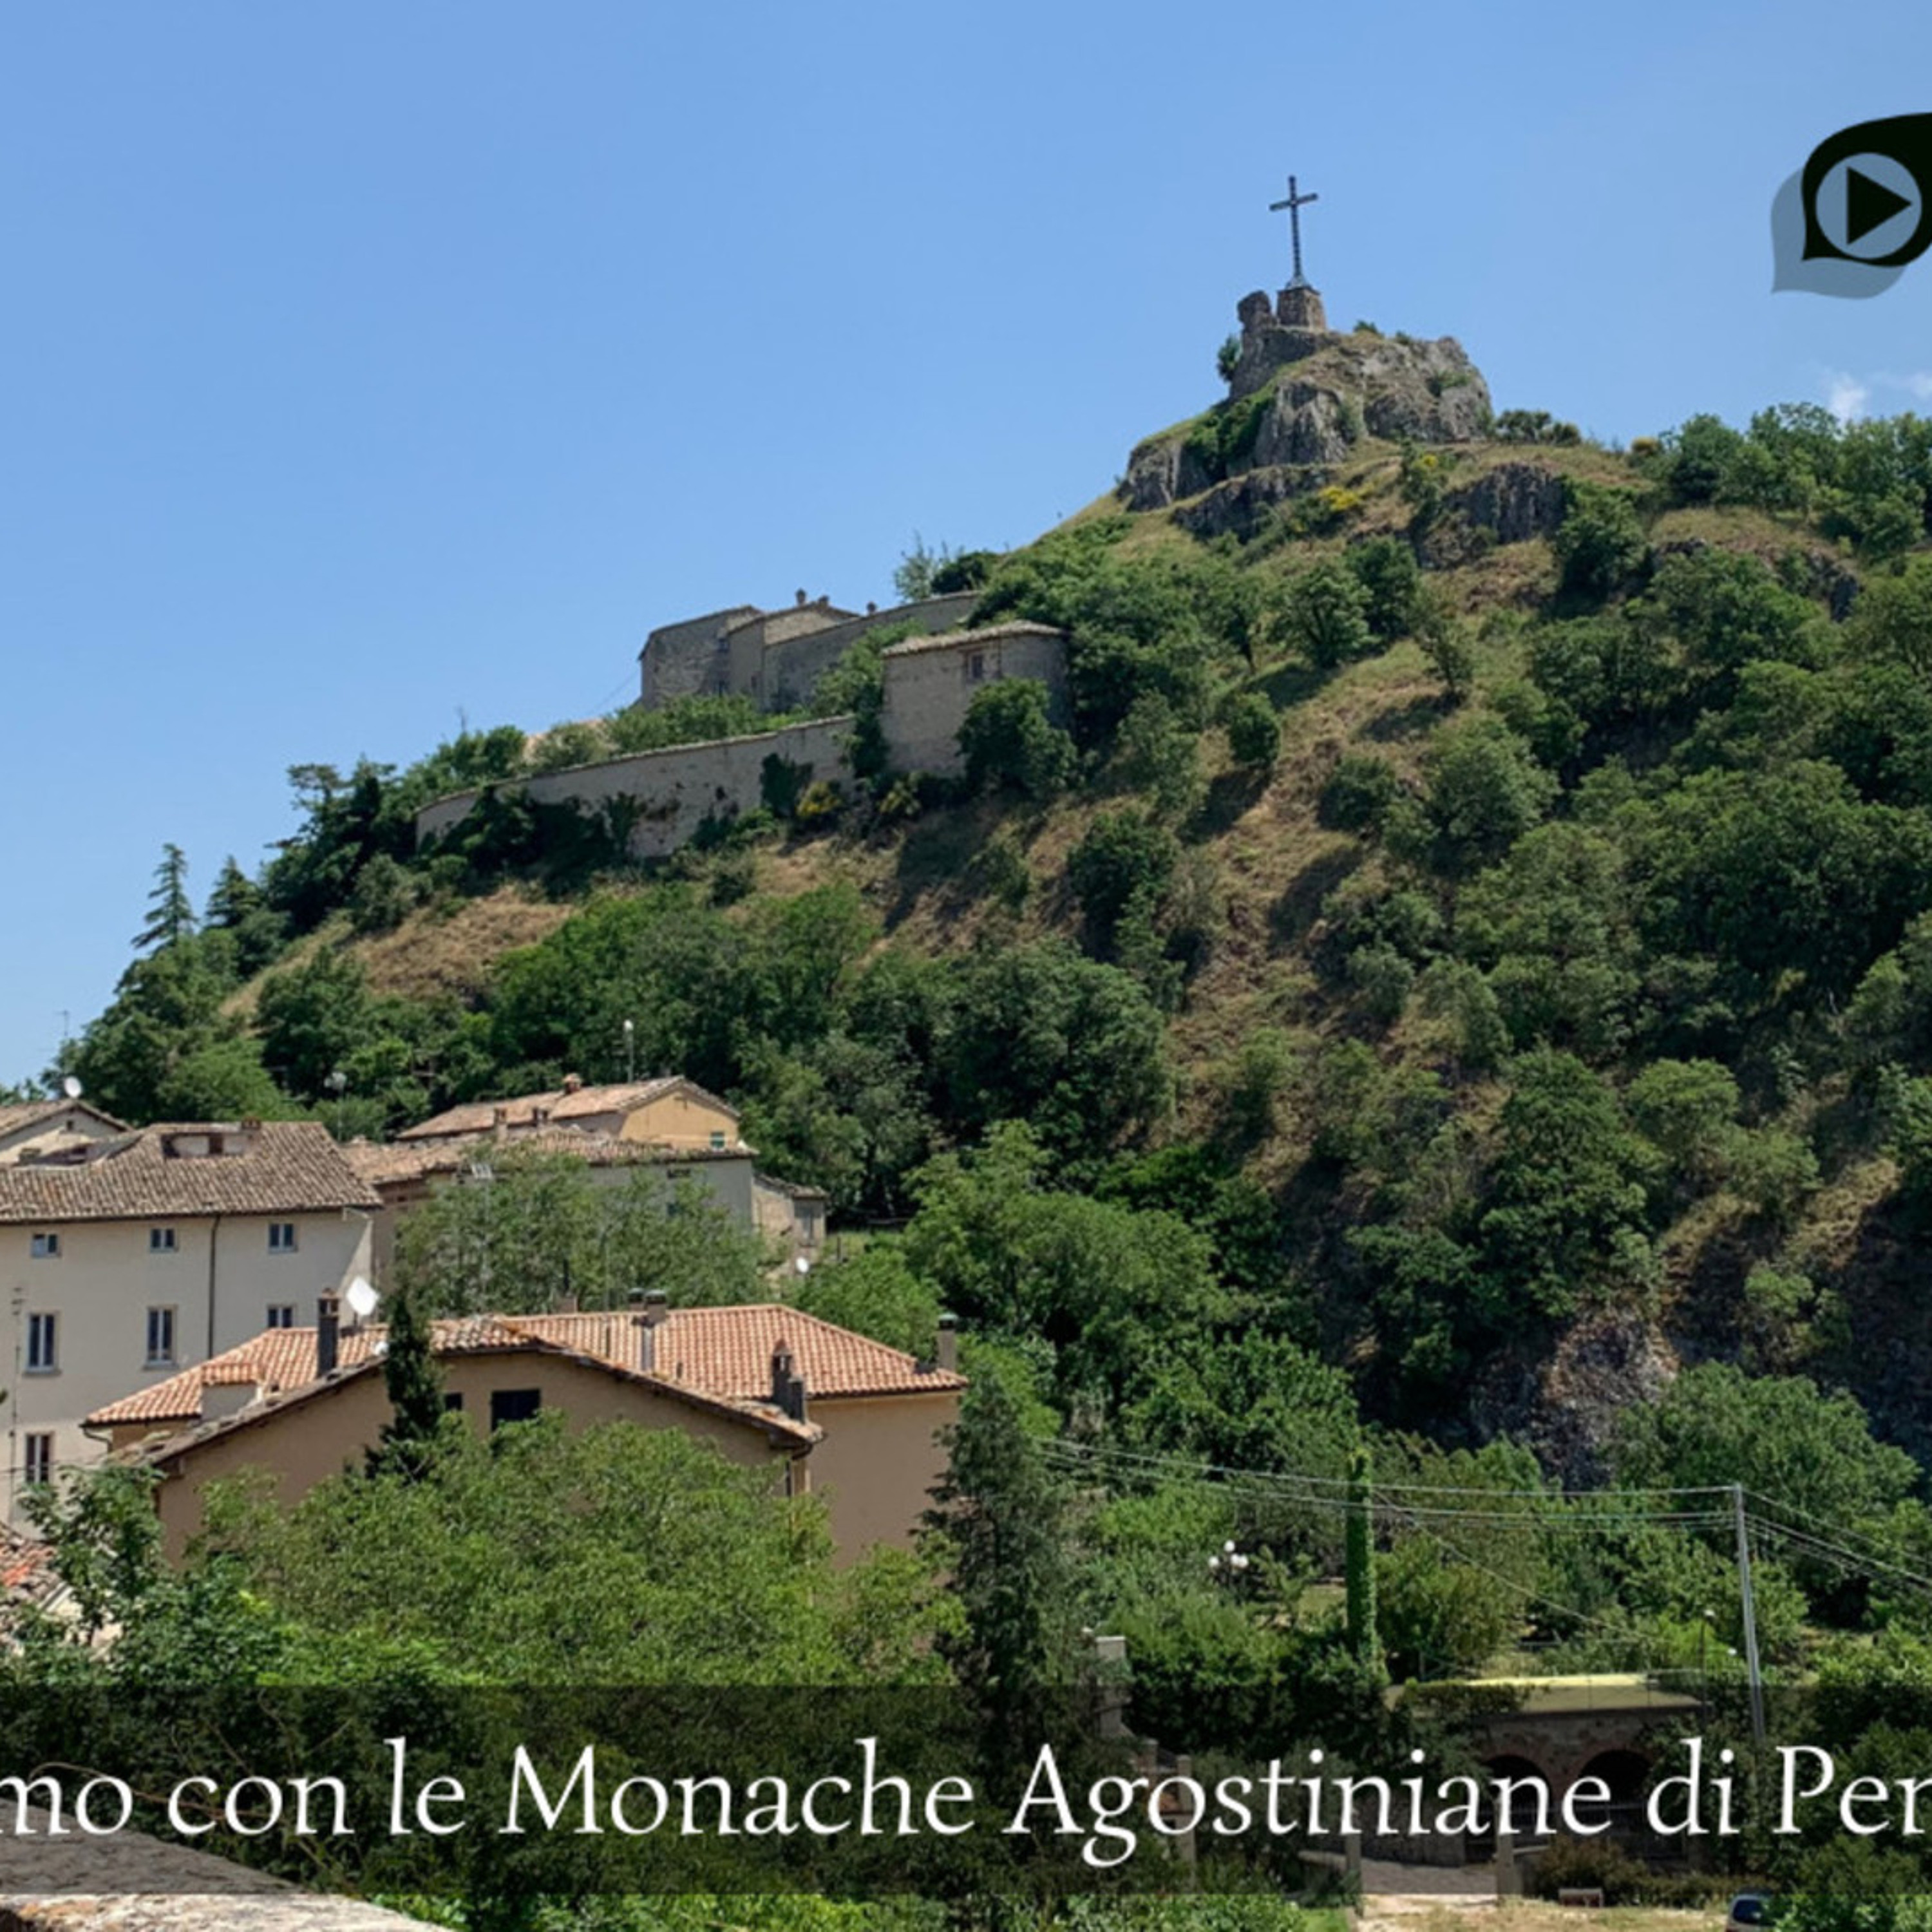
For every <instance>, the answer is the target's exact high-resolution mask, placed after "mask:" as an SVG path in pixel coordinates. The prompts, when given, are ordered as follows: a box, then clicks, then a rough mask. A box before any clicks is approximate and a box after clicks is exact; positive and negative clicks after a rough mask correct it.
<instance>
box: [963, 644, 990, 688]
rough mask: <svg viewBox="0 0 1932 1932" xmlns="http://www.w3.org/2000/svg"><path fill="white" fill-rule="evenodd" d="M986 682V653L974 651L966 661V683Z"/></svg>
mask: <svg viewBox="0 0 1932 1932" xmlns="http://www.w3.org/2000/svg"><path fill="white" fill-rule="evenodd" d="M966 682H968V684H984V683H985V682H986V652H984V651H974V652H972V653H971V655H969V656H968V658H967V660H966Z"/></svg>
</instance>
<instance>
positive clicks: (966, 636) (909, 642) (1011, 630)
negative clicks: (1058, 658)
mask: <svg viewBox="0 0 1932 1932" xmlns="http://www.w3.org/2000/svg"><path fill="white" fill-rule="evenodd" d="M1066 636H1067V633H1066V632H1065V631H1057V630H1055V628H1054V627H1053V626H1052V625H1051V624H1031V623H1013V624H988V625H983V626H982V628H980V629H979V630H977V631H934V632H933V634H932V635H931V636H930V637H907V638H906V639H905V640H904V642H903V643H896V644H888V645H887V646H886V648H885V649H884V651H883V653H881V655H883V656H886V657H889V658H909V657H913V656H915V655H917V653H919V652H921V651H957V650H968V649H971V648H973V646H975V645H978V644H987V643H998V642H999V641H1000V640H1001V639H1002V638H1004V637H1058V638H1059V639H1061V640H1062V641H1064V640H1065V638H1066Z"/></svg>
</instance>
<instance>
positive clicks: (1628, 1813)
mask: <svg viewBox="0 0 1932 1932" xmlns="http://www.w3.org/2000/svg"><path fill="white" fill-rule="evenodd" d="M1650 1772H1651V1761H1650V1760H1649V1757H1646V1755H1645V1754H1643V1752H1642V1751H1633V1750H1631V1748H1628V1746H1615V1747H1613V1748H1611V1749H1610V1750H1608V1751H1598V1753H1597V1754H1596V1755H1595V1757H1592V1758H1590V1759H1588V1760H1586V1762H1585V1763H1584V1764H1583V1766H1582V1768H1581V1769H1580V1770H1579V1771H1578V1772H1577V1778H1576V1782H1577V1783H1581V1782H1582V1781H1583V1779H1585V1778H1601V1779H1602V1780H1603V1781H1604V1784H1607V1785H1608V1786H1609V1787H1610V1830H1609V1832H1607V1833H1606V1834H1605V1835H1606V1836H1607V1838H1610V1839H1611V1840H1612V1841H1613V1842H1614V1843H1618V1844H1629V1843H1634V1842H1635V1841H1637V1840H1639V1839H1640V1838H1643V1837H1644V1835H1646V1830H1647V1829H1648V1828H1647V1825H1646V1818H1645V1813H1644V1797H1645V1793H1646V1791H1647V1790H1648V1789H1649V1784H1650Z"/></svg>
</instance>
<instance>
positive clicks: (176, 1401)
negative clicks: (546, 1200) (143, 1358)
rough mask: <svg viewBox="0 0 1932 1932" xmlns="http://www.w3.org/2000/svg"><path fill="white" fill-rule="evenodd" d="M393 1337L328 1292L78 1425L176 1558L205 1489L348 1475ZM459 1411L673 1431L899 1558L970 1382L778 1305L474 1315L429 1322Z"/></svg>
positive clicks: (852, 1540)
mask: <svg viewBox="0 0 1932 1932" xmlns="http://www.w3.org/2000/svg"><path fill="white" fill-rule="evenodd" d="M385 1337H386V1331H384V1330H383V1328H380V1326H377V1327H360V1328H358V1327H353V1326H351V1327H348V1328H344V1326H342V1325H341V1320H340V1316H339V1313H338V1310H337V1308H336V1306H335V1302H334V1300H333V1298H325V1300H324V1301H323V1303H322V1304H321V1306H320V1308H319V1309H318V1310H317V1321H316V1322H315V1324H314V1326H312V1327H304V1328H295V1329H276V1330H271V1331H268V1332H266V1333H265V1334H260V1335H257V1336H256V1337H254V1338H253V1340H251V1341H249V1342H248V1343H245V1344H244V1345H243V1346H241V1347H239V1348H236V1349H230V1350H229V1351H227V1352H226V1353H224V1354H223V1355H221V1356H220V1357H218V1358H216V1359H214V1360H213V1361H208V1362H205V1363H203V1364H199V1366H198V1367H195V1368H193V1369H192V1370H187V1371H186V1372H184V1373H182V1374H180V1375H178V1376H172V1377H171V1378H170V1379H169V1380H167V1381H166V1382H159V1383H157V1384H155V1385H153V1386H151V1387H150V1388H144V1389H141V1390H138V1391H136V1392H135V1393H133V1394H131V1395H128V1396H126V1397H124V1398H122V1399H121V1400H118V1401H115V1402H111V1403H106V1404H104V1406H101V1408H99V1409H97V1410H96V1411H95V1412H94V1413H93V1414H92V1415H90V1416H89V1418H88V1419H87V1420H88V1426H89V1428H90V1429H91V1430H93V1431H95V1433H97V1434H98V1436H101V1437H103V1438H104V1439H106V1440H107V1441H108V1442H110V1443H111V1444H112V1445H113V1448H115V1450H116V1451H120V1452H122V1453H124V1454H130V1455H131V1456H133V1457H136V1458H137V1459H138V1460H140V1461H141V1462H142V1463H144V1464H145V1466H147V1467H148V1468H150V1469H153V1470H154V1471H155V1472H156V1473H157V1475H159V1476H160V1478H161V1479H162V1481H161V1487H160V1492H159V1494H158V1496H157V1505H158V1508H159V1509H160V1516H161V1522H162V1525H163V1530H164V1532H165V1534H166V1544H167V1547H168V1549H169V1552H170V1553H171V1554H175V1555H178V1553H180V1552H181V1550H182V1549H183V1548H184V1547H185V1546H186V1544H187V1541H189V1539H190V1538H191V1537H192V1536H193V1534H194V1532H195V1531H196V1529H198V1528H199V1526H200V1523H201V1508H202V1505H201V1492H202V1487H203V1486H204V1485H205V1484H207V1483H208V1482H211V1481H214V1480H216V1479H217V1478H220V1477H223V1476H229V1475H236V1474H237V1473H238V1472H240V1471H242V1470H243V1469H263V1470H266V1471H267V1472H269V1473H270V1475H272V1477H273V1478H274V1479H275V1486H276V1489H277V1492H278V1494H279V1496H280V1497H281V1500H282V1501H284V1502H295V1501H296V1500H297V1499H299V1498H300V1497H301V1496H302V1495H303V1494H304V1493H305V1492H306V1491H307V1490H309V1489H311V1488H312V1487H314V1485H315V1484H317V1483H318V1482H320V1481H323V1480H325V1479H326V1478H328V1477H329V1476H332V1475H335V1473H336V1472H338V1470H340V1469H341V1468H342V1467H343V1466H344V1464H345V1463H350V1462H359V1461H360V1460H361V1457H362V1452H363V1451H365V1449H368V1448H371V1447H373V1446H374V1444H375V1442H376V1441H377V1437H378V1435H379V1434H380V1431H381V1429H382V1427H383V1424H384V1423H386V1421H388V1420H389V1415H390V1405H389V1397H388V1394H387V1393H386V1390H385V1388H384V1387H383V1376H382V1372H381V1371H382V1355H383V1346H384V1342H385ZM431 1346H432V1348H433V1349H434V1352H435V1355H436V1356H437V1361H438V1364H439V1365H440V1367H441V1369H442V1371H443V1381H444V1387H445V1390H446V1399H447V1400H449V1403H450V1406H451V1407H452V1408H454V1409H458V1410H460V1412H461V1413H462V1415H463V1417H464V1418H465V1420H466V1421H468V1422H469V1424H471V1426H472V1427H477V1428H496V1427H499V1426H501V1425H502V1424H506V1423H510V1422H515V1421H524V1420H526V1419H527V1418H529V1417H531V1416H533V1415H538V1414H541V1413H542V1412H545V1411H556V1412H560V1413H562V1415H563V1416H564V1417H565V1421H566V1425H567V1426H568V1427H570V1428H571V1429H573V1430H575V1429H581V1428H585V1427H589V1426H590V1425H591V1424H594V1423H599V1422H608V1421H628V1422H632V1423H634V1424H637V1425H638V1426H639V1427H643V1428H675V1429H680V1430H684V1431H685V1432H686V1433H689V1434H692V1435H695V1436H698V1437H699V1438H700V1439H702V1440H703V1441H706V1442H709V1443H710V1444H711V1445H712V1446H713V1447H714V1448H716V1449H717V1450H718V1451H719V1452H720V1453H721V1454H723V1455H724V1456H725V1457H727V1459H728V1460H730V1461H733V1462H735V1463H742V1464H745V1465H747V1466H754V1467H765V1468H768V1469H770V1471H771V1472H772V1478H773V1481H774V1483H775V1484H776V1485H777V1486H778V1487H780V1488H781V1489H782V1490H784V1492H785V1493H788V1494H791V1495H803V1494H808V1493H809V1494H816V1495H819V1496H823V1498H824V1499H825V1501H826V1508H827V1511H828V1514H829V1518H830V1523H831V1529H832V1538H833V1541H834V1543H835V1545H836V1547H837V1550H838V1555H839V1556H840V1557H841V1559H845V1560H850V1559H853V1558H856V1557H857V1556H860V1555H862V1553H864V1552H865V1550H868V1549H870V1548H872V1547H876V1546H877V1545H879V1544H892V1545H896V1546H898V1547H906V1546H907V1545H909V1544H910V1542H911V1541H912V1538H913V1535H914V1534H915V1532H916V1528H917V1525H918V1522H919V1515H920V1513H921V1512H922V1511H923V1510H924V1509H925V1508H926V1505H927V1503H928V1502H929V1491H930V1490H931V1489H932V1486H933V1485H934V1484H935V1483H936V1482H937V1481H938V1479H939V1477H940V1475H941V1473H942V1472H943V1471H944V1468H945V1463H946V1451H945V1449H944V1446H943V1445H942V1442H941V1432H942V1431H944V1430H947V1429H948V1428H949V1427H951V1426H952V1424H953V1423H955V1422H956V1421H957V1420H958V1419H959V1397H960V1394H961V1391H962V1390H963V1389H964V1388H965V1386H966V1384H965V1379H964V1378H963V1377H962V1376H960V1375H959V1373H957V1370H956V1367H955V1365H954V1362H953V1348H954V1338H953V1334H952V1332H951V1330H950V1328H942V1329H941V1333H940V1334H938V1336H937V1337H935V1346H934V1349H933V1352H932V1355H931V1356H929V1358H926V1359H925V1360H923V1361H921V1360H919V1359H917V1358H915V1357H913V1356H911V1355H907V1354H905V1353H904V1352H902V1351H901V1350H899V1349H892V1348H888V1347H887V1346H886V1345H885V1344H884V1343H880V1342H874V1341H873V1340H870V1339H869V1338H868V1337H865V1336H863V1335H859V1334H855V1333H854V1332H853V1331H851V1330H850V1329H847V1328H839V1327H838V1326H837V1325H835V1324H834V1323H832V1322H825V1321H821V1320H820V1319H819V1318H818V1317H817V1316H811V1315H807V1314H805V1313H803V1312H802V1311H801V1310H798V1309H796V1308H792V1307H787V1306H786V1305H784V1304H782V1303H778V1302H760V1303H748V1304H739V1305H736V1306H734V1307H723V1308H679V1309H673V1308H670V1307H668V1306H667V1305H666V1304H665V1302H664V1298H663V1297H662V1296H661V1295H658V1296H654V1297H647V1298H645V1300H644V1301H643V1303H641V1304H640V1305H639V1307H637V1308H636V1309H634V1310H633V1309H625V1310H608V1311H601V1312H592V1311H583V1312H578V1311H576V1310H567V1311H565V1312H562V1313H557V1314H553V1315H532V1316H469V1317H466V1318H463V1319H458V1320H450V1321H440V1322H436V1323H434V1325H433V1328H432V1337H431Z"/></svg>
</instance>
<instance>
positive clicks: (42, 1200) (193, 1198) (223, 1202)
mask: <svg viewBox="0 0 1932 1932" xmlns="http://www.w3.org/2000/svg"><path fill="white" fill-rule="evenodd" d="M205 1133H221V1134H223V1135H226V1136H227V1137H228V1138H229V1141H230V1142H231V1143H239V1145H240V1151H238V1152H230V1153H226V1154H205V1155H194V1154H184V1153H181V1152H178V1151H175V1150H176V1146H177V1143H178V1142H179V1141H180V1139H181V1137H182V1136H187V1135H194V1134H205ZM81 1153H82V1155H83V1158H80V1159H78V1160H72V1161H62V1162H41V1161H33V1162H28V1163H24V1164H23V1165H21V1166H0V1223H13V1224H14V1225H20V1224H21V1223H34V1224H36V1225H38V1224H42V1223H46V1224H55V1223H61V1222H64V1221H124V1220H148V1219H150V1218H151V1217H159V1216H166V1215H176V1216H200V1215H209V1214H321V1213H326V1212H329V1211H332V1210H336V1209H340V1208H380V1206H381V1205H382V1201H381V1198H380V1196H378V1195H377V1193H375V1191H374V1190H373V1189H372V1188H371V1187H369V1185H368V1184H367V1183H366V1182H365V1181H363V1180H362V1178H360V1177H359V1176H358V1175H356V1172H354V1170H353V1169H352V1168H351V1167H350V1165H349V1163H347V1161H346V1160H344V1158H343V1157H342V1151H341V1149H340V1148H338V1147H337V1146H336V1145H335V1142H333V1141H332V1140H331V1139H329V1134H328V1131H327V1130H326V1129H325V1128H324V1127H322V1126H321V1125H320V1124H319V1123H317V1122H315V1121H264V1122H262V1123H260V1124H257V1125H254V1126H251V1127H245V1128H244V1127H237V1126H236V1125H235V1124H233V1123H232V1122H230V1123H224V1124H220V1125H214V1124H210V1123H206V1122H199V1123H184V1124H165V1125H160V1126H156V1127H144V1128H142V1129H141V1130H139V1132H137V1133H126V1134H121V1135H118V1136H114V1137H113V1138H111V1139H107V1140H103V1141H98V1142H90V1143H89V1145H88V1146H87V1147H86V1148H84V1149H83V1150H81Z"/></svg>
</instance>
